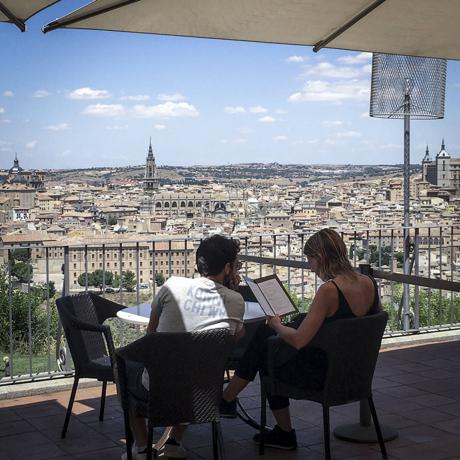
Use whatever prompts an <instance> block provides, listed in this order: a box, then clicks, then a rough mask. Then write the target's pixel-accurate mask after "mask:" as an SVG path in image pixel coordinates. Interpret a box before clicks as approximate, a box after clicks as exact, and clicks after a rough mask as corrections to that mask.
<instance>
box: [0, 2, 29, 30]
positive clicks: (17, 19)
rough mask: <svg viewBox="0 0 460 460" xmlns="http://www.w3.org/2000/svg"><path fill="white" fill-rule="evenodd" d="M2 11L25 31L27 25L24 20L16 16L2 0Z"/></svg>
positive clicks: (0, 7) (0, 3)
mask: <svg viewBox="0 0 460 460" xmlns="http://www.w3.org/2000/svg"><path fill="white" fill-rule="evenodd" d="M0 11H1V12H2V13H3V14H4V15H5V16H6V17H7V18H8V19H9V20H10V21H11V22H12V23H13V24H15V25H16V26H17V27H18V29H19V30H20V31H21V32H25V30H26V25H25V23H24V21H21V20H20V19H19V18H18V17H16V16H15V15H14V14H13V13H12V12H11V11H10V10H9V9H8V8H7V7H6V6H5V5H4V4H3V3H2V2H0Z"/></svg>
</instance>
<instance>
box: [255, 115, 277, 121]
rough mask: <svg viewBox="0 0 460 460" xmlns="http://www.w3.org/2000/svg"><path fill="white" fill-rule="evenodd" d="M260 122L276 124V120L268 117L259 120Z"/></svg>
mask: <svg viewBox="0 0 460 460" xmlns="http://www.w3.org/2000/svg"><path fill="white" fill-rule="evenodd" d="M259 121H260V122H261V123H274V122H275V121H276V119H275V118H273V117H270V116H266V117H262V118H259Z"/></svg>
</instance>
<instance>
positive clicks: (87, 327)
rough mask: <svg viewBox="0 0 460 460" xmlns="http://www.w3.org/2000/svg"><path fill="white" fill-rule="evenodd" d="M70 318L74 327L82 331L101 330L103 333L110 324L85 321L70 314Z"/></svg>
mask: <svg viewBox="0 0 460 460" xmlns="http://www.w3.org/2000/svg"><path fill="white" fill-rule="evenodd" d="M68 320H69V322H70V323H71V325H72V327H74V328H75V329H78V330H81V331H89V332H100V333H102V334H103V333H104V331H105V330H106V329H107V328H108V326H104V325H100V324H91V323H87V322H85V321H81V320H80V319H78V318H76V317H75V316H73V315H69V316H68Z"/></svg>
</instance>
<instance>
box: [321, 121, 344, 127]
mask: <svg viewBox="0 0 460 460" xmlns="http://www.w3.org/2000/svg"><path fill="white" fill-rule="evenodd" d="M342 125H343V121H341V120H325V121H322V122H321V126H322V127H324V128H335V127H337V126H342Z"/></svg>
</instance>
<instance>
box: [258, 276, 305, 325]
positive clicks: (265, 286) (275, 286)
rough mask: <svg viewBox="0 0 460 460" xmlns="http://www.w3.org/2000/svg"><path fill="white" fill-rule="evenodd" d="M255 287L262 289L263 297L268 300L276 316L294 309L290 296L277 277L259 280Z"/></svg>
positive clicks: (291, 311)
mask: <svg viewBox="0 0 460 460" xmlns="http://www.w3.org/2000/svg"><path fill="white" fill-rule="evenodd" d="M256 284H257V287H258V288H259V289H260V290H261V291H262V293H263V295H264V297H265V298H266V299H267V300H268V301H269V303H270V306H271V308H272V310H273V311H274V313H275V314H276V315H278V316H283V315H287V314H289V313H293V312H295V311H296V308H295V307H294V305H293V303H292V300H291V298H290V297H289V295H288V294H287V292H286V291H285V290H284V288H283V286H282V285H281V283H280V280H279V279H278V278H277V277H273V278H270V279H267V280H265V281H259V282H258V283H256Z"/></svg>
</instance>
